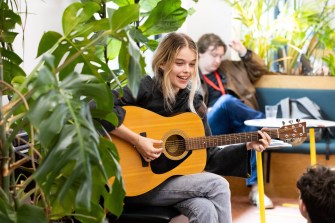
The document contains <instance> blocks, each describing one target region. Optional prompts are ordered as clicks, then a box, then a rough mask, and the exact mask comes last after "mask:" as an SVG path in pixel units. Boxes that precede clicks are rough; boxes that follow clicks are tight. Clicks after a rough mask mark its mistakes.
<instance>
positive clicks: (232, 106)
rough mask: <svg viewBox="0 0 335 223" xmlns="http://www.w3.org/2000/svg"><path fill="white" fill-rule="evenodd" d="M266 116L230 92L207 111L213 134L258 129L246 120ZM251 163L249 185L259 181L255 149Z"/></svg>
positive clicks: (252, 152)
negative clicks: (247, 123) (246, 123)
mask: <svg viewBox="0 0 335 223" xmlns="http://www.w3.org/2000/svg"><path fill="white" fill-rule="evenodd" d="M264 117H265V116H264V114H263V113H262V112H259V111H256V110H254V109H252V108H250V107H248V106H247V105H245V104H244V103H243V102H242V101H241V100H239V99H238V98H236V97H234V96H231V95H229V94H226V95H223V96H221V97H220V98H219V99H218V100H217V101H216V102H215V104H214V105H213V107H212V108H211V109H210V110H209V111H208V113H207V118H208V123H209V126H210V128H211V131H212V134H213V135H222V134H229V133H239V132H253V131H257V130H258V128H257V127H253V126H247V125H245V124H244V121H245V120H248V119H257V118H264ZM250 164H251V176H250V178H248V179H247V180H246V181H247V186H252V185H254V184H256V183H257V172H256V152H255V151H254V150H253V151H251V156H250Z"/></svg>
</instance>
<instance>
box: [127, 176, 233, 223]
mask: <svg viewBox="0 0 335 223" xmlns="http://www.w3.org/2000/svg"><path fill="white" fill-rule="evenodd" d="M126 202H127V203H131V204H143V205H153V206H171V205H173V206H174V207H176V208H177V209H178V210H179V211H180V212H181V213H182V214H183V215H185V216H187V217H188V219H189V222H190V223H231V222H232V215H231V203H230V189H229V183H228V182H227V180H226V179H224V178H223V177H221V176H219V175H216V174H213V173H208V172H203V173H197V174H191V175H186V176H177V177H173V178H171V179H169V180H167V181H165V182H164V183H162V184H161V185H159V186H158V187H156V188H155V189H153V190H151V191H149V192H147V193H145V194H143V195H140V196H136V197H127V199H126Z"/></svg>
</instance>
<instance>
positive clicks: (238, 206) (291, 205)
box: [232, 196, 306, 223]
mask: <svg viewBox="0 0 335 223" xmlns="http://www.w3.org/2000/svg"><path fill="white" fill-rule="evenodd" d="M272 201H273V202H274V205H275V208H274V209H269V210H265V222H266V223H283V222H285V223H306V219H304V218H303V217H302V216H301V214H300V212H299V208H298V200H297V199H289V198H287V199H283V198H272ZM232 212H233V223H261V218H260V212H259V209H258V208H257V207H256V206H253V205H251V204H250V203H249V200H248V198H247V197H246V196H233V197H232Z"/></svg>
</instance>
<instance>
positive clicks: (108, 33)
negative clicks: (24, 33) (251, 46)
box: [0, 0, 188, 223]
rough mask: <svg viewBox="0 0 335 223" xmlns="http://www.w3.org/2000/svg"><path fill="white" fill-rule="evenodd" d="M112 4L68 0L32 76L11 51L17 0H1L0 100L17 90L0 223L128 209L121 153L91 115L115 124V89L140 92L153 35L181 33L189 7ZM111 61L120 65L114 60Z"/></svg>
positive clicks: (0, 150) (0, 161) (4, 110)
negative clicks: (23, 148) (18, 152)
mask: <svg viewBox="0 0 335 223" xmlns="http://www.w3.org/2000/svg"><path fill="white" fill-rule="evenodd" d="M108 2H111V1H108V0H107V1H105V0H82V1H78V2H74V3H72V4H71V5H69V6H68V7H67V8H66V9H65V11H64V13H63V17H62V27H63V33H62V34H60V33H57V32H54V31H48V32H46V33H45V34H44V35H43V36H42V38H41V40H40V43H39V46H38V50H37V56H38V57H39V58H41V62H40V63H39V64H38V65H37V67H36V68H35V69H34V70H33V71H32V72H31V73H30V74H29V75H25V72H24V71H23V70H22V69H21V68H20V66H19V65H20V63H21V62H22V60H21V59H20V57H19V56H18V55H17V54H15V52H14V51H13V50H12V47H11V44H12V43H13V41H14V40H15V36H16V33H14V32H13V31H12V29H13V28H14V27H15V25H20V24H21V20H20V16H19V12H17V11H16V9H15V8H12V6H14V7H15V5H16V4H17V0H12V1H1V2H0V7H1V8H0V10H1V11H0V14H1V20H0V22H1V24H0V25H1V28H2V30H1V31H2V32H1V36H0V42H1V48H0V49H1V51H0V53H1V57H0V58H1V60H0V62H1V65H2V66H0V86H1V96H2V95H11V100H10V102H9V103H8V104H6V105H3V104H2V100H1V101H0V105H1V111H0V117H1V125H0V137H1V143H0V145H1V147H0V157H1V158H0V170H1V175H0V183H1V186H0V222H18V223H24V222H49V221H52V222H58V221H60V222H61V221H64V220H66V219H67V218H75V219H77V220H79V221H81V222H103V221H105V219H106V212H107V211H109V212H111V213H113V214H114V215H116V216H119V215H120V214H121V212H122V205H123V198H124V195H125V192H124V189H123V186H122V176H121V173H120V167H119V165H118V154H117V149H116V148H115V146H114V144H113V143H112V142H111V140H109V139H108V138H104V137H101V135H100V134H99V133H98V132H99V130H101V129H100V126H99V125H98V124H97V123H96V122H95V121H94V120H95V118H103V119H106V120H108V121H110V122H112V123H117V119H116V116H115V114H114V113H113V112H112V109H113V97H112V94H111V91H110V90H111V88H113V87H115V86H119V85H123V84H125V83H128V84H129V86H130V87H131V89H132V90H133V91H135V92H136V88H137V84H138V81H139V80H140V78H141V77H142V76H143V75H144V74H145V71H144V66H145V63H144V57H143V54H142V53H143V51H145V50H147V49H150V50H154V49H155V47H156V46H157V42H156V41H155V40H154V39H153V38H151V37H152V36H154V35H158V34H162V33H166V32H170V31H174V30H176V29H178V28H179V27H180V26H181V25H182V23H183V22H184V21H185V19H186V17H187V15H188V11H187V10H186V9H184V8H182V7H181V1H180V0H176V1H173V3H171V1H169V0H157V1H150V2H148V1H143V3H142V2H140V1H128V0H124V1H123V0H114V1H113V2H114V3H115V4H116V5H117V8H116V9H114V8H111V7H109V6H108V4H107V3H108ZM113 59H116V60H118V64H119V65H120V67H119V68H118V69H115V70H112V69H111V68H110V67H109V66H108V62H109V61H110V60H113ZM92 100H94V101H95V102H96V108H95V109H93V110H92V109H90V107H89V102H90V101H92ZM21 131H24V132H25V133H27V135H28V139H23V138H20V137H19V135H20V134H19V133H20V132H21ZM14 141H16V142H17V143H18V142H19V143H22V144H25V145H27V146H28V153H27V154H28V155H27V156H26V155H25V156H19V157H17V156H15V149H14V146H13V142H14ZM22 170H24V171H25V172H23V171H22ZM26 172H28V173H29V174H22V173H26ZM15 173H21V174H20V175H19V176H18V175H16V174H15ZM101 198H102V199H101ZM101 204H102V205H101Z"/></svg>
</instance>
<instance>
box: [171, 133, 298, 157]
mask: <svg viewBox="0 0 335 223" xmlns="http://www.w3.org/2000/svg"><path fill="white" fill-rule="evenodd" d="M295 129H298V128H295ZM265 132H268V133H270V135H271V133H273V132H275V133H278V132H279V133H286V132H287V130H283V129H269V130H266V131H265ZM250 135H251V136H250ZM274 136H275V137H276V136H277V135H274ZM206 138H207V140H206ZM223 138H224V139H225V140H224V141H229V142H230V143H231V141H234V143H236V141H237V140H239V141H241V140H242V141H243V142H244V141H246V140H247V139H248V141H250V139H252V140H251V141H256V140H258V139H259V134H258V132H246V133H244V134H241V133H238V134H227V135H224V136H211V138H210V139H208V137H207V136H204V137H195V138H186V139H182V140H173V141H167V142H166V143H165V145H166V147H177V150H178V151H179V150H185V149H184V148H185V147H186V144H191V145H193V146H194V145H196V146H198V147H200V146H208V144H209V146H210V145H212V146H215V145H217V144H220V145H221V144H222V140H223ZM227 138H228V139H227ZM253 138H256V139H255V140H253ZM186 141H188V142H186ZM213 143H214V144H213ZM227 144H229V143H227ZM180 147H183V148H181V149H180Z"/></svg>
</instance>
